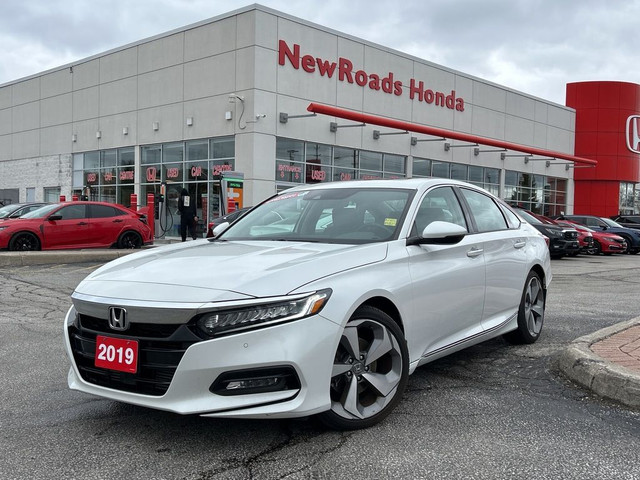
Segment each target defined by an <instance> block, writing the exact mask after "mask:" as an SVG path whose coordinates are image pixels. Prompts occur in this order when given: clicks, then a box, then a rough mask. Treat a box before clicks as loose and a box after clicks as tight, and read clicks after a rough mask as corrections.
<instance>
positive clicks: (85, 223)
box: [78, 222, 89, 225]
mask: <svg viewBox="0 0 640 480" xmlns="http://www.w3.org/2000/svg"><path fill="white" fill-rule="evenodd" d="M78 225H89V224H88V223H87V222H78Z"/></svg>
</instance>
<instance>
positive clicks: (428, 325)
mask: <svg viewBox="0 0 640 480" xmlns="http://www.w3.org/2000/svg"><path fill="white" fill-rule="evenodd" d="M433 221H446V222H450V223H455V224H457V225H460V226H462V227H464V228H466V229H467V230H468V231H469V230H470V228H469V226H468V225H467V222H466V220H465V216H464V214H463V210H462V207H461V205H460V202H459V200H458V198H457V196H456V194H455V192H454V190H453V188H451V187H438V188H435V189H433V190H430V191H429V192H428V193H427V194H426V195H425V197H424V198H423V199H422V201H421V203H420V207H419V209H418V211H417V213H416V217H415V221H414V226H413V233H414V234H417V233H421V232H422V230H423V229H424V228H425V227H426V226H427V225H429V223H431V222H433ZM407 253H408V257H409V270H410V274H411V280H412V284H413V290H414V291H413V295H414V302H413V304H414V312H413V315H415V317H416V318H419V319H420V321H419V325H418V326H417V327H416V331H415V332H413V334H412V337H413V338H414V339H415V341H416V342H417V345H424V351H423V352H422V355H423V356H431V355H435V354H437V353H438V352H439V351H441V350H442V349H444V348H446V347H447V346H450V345H453V344H456V343H458V342H460V341H461V340H463V339H465V338H468V337H472V336H474V335H478V334H480V333H481V332H482V325H481V322H482V310H483V306H484V295H485V265H484V262H485V260H484V252H483V250H482V243H481V242H478V239H477V236H475V235H467V236H465V237H464V238H463V239H462V240H461V241H460V242H458V243H456V244H453V245H411V246H408V247H407Z"/></svg>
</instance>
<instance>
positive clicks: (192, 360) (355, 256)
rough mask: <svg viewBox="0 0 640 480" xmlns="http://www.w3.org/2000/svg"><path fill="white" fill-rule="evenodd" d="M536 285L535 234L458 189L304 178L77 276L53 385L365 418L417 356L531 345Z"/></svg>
mask: <svg viewBox="0 0 640 480" xmlns="http://www.w3.org/2000/svg"><path fill="white" fill-rule="evenodd" d="M550 281H551V271H550V261H549V249H548V248H547V244H546V242H545V238H544V237H543V236H542V235H541V234H540V233H538V231H537V230H536V229H534V228H533V227H531V226H530V225H529V224H527V223H526V222H524V221H522V220H521V219H520V218H519V217H518V216H517V215H516V214H514V212H513V211H512V210H511V209H510V208H509V207H508V206H507V205H505V204H504V203H503V202H501V201H500V200H499V199H497V198H495V197H493V196H492V195H490V194H489V193H487V192H486V191H484V190H482V189H480V188H477V187H475V186H473V185H470V184H466V183H463V182H457V181H453V180H446V179H403V180H368V181H353V182H340V183H324V184H317V185H313V186H310V185H303V186H300V187H296V188H293V189H290V190H287V191H285V192H283V193H280V194H279V195H276V196H274V197H272V198H270V199H268V200H266V201H265V202H263V203H262V204H261V205H259V206H257V207H256V208H254V209H253V210H252V211H250V212H249V213H247V214H246V215H245V216H243V217H242V218H241V219H239V220H238V221H237V222H235V223H234V224H233V225H232V226H230V227H229V226H228V224H223V225H220V226H218V227H217V228H216V238H215V240H213V239H211V240H199V241H194V242H188V243H182V244H175V245H170V246H167V247H162V248H154V249H150V250H147V251H144V252H140V253H137V254H132V255H129V256H127V257H124V258H121V259H118V260H116V261H113V262H111V263H108V264H106V265H104V266H103V267H101V268H99V269H98V270H96V271H95V272H93V273H92V274H90V275H89V276H88V277H87V278H86V279H85V280H83V281H82V282H81V283H80V284H79V285H78V287H77V288H76V290H75V292H74V293H73V295H72V301H73V306H72V307H71V308H70V310H69V312H68V314H67V317H66V319H65V324H64V332H65V342H66V350H67V353H68V355H69V358H70V360H71V369H70V371H69V376H68V383H69V386H70V387H71V388H72V389H75V390H80V391H83V392H87V393H90V394H94V395H99V396H101V397H106V398H110V399H113V400H117V401H121V402H128V403H132V404H136V405H142V406H146V407H152V408H158V409H162V410H168V411H172V412H177V413H181V414H194V413H195V414H200V415H203V416H208V417H243V418H267V417H270V418H285V417H300V416H308V415H316V414H317V415H318V416H319V418H320V419H321V420H322V421H323V422H325V423H326V424H327V425H328V426H330V427H331V428H336V429H356V428H364V427H368V426H371V425H373V424H375V423H377V422H379V421H381V420H382V419H383V418H385V417H386V416H387V415H388V414H389V413H390V412H391V411H392V410H393V408H394V407H395V406H396V405H397V404H398V402H399V401H400V399H401V397H402V393H403V391H404V389H405V386H406V385H407V381H408V376H409V375H410V374H411V373H412V372H413V371H414V370H415V369H416V368H417V367H419V366H420V365H423V364H425V363H428V362H431V361H433V360H435V359H437V358H440V357H443V356H445V355H447V354H450V353H452V352H455V351H458V350H461V349H463V348H466V347H469V346H471V345H474V344H477V343H479V342H483V341H485V340H488V339H490V338H494V337H497V336H501V335H502V336H504V338H505V339H506V340H508V341H509V342H513V343H533V342H535V341H536V340H537V339H538V337H539V336H540V332H541V329H542V324H543V321H544V309H545V298H546V292H547V287H548V285H549V282H550Z"/></svg>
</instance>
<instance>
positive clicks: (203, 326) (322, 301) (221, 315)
mask: <svg viewBox="0 0 640 480" xmlns="http://www.w3.org/2000/svg"><path fill="white" fill-rule="evenodd" d="M330 296H331V290H329V289H327V290H320V291H317V292H313V293H310V294H303V295H295V296H291V297H278V298H277V299H273V300H271V301H266V300H264V299H262V301H261V302H260V303H255V304H250V305H243V306H241V307H237V308H225V309H224V310H215V311H211V312H207V313H204V314H203V315H202V316H200V318H198V320H197V321H196V325H197V327H198V330H199V331H200V332H201V333H202V334H204V335H205V336H206V337H215V336H216V335H220V334H223V333H230V332H233V331H240V330H247V329H250V328H257V327H265V326H268V325H272V324H274V323H282V322H288V321H291V320H298V319H300V318H304V317H308V316H310V315H315V314H316V313H318V312H320V310H322V308H323V307H324V306H325V305H326V303H327V300H329V297H330Z"/></svg>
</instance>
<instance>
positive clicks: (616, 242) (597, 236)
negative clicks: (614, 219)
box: [556, 220, 627, 255]
mask: <svg viewBox="0 0 640 480" xmlns="http://www.w3.org/2000/svg"><path fill="white" fill-rule="evenodd" d="M556 222H558V223H559V224H561V225H562V224H564V225H570V226H572V227H573V228H575V229H576V230H578V232H580V231H585V232H589V233H591V235H592V236H593V253H595V254H596V255H597V254H599V253H604V254H605V255H611V254H612V253H624V252H625V251H626V250H627V242H626V240H625V239H624V238H622V237H621V236H620V235H616V234H615V233H609V232H607V231H603V232H601V231H599V230H593V229H591V228H589V227H586V226H584V225H581V224H579V223H574V222H570V221H568V220H556Z"/></svg>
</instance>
